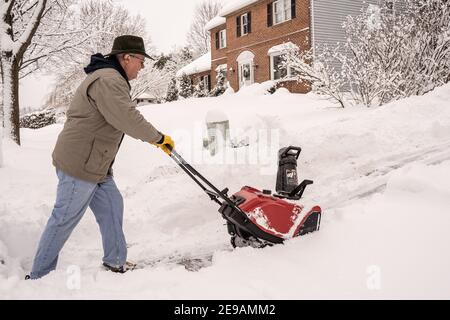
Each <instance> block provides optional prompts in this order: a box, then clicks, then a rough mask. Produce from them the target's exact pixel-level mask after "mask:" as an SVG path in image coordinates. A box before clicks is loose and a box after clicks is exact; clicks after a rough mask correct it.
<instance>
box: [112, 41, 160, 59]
mask: <svg viewBox="0 0 450 320" xmlns="http://www.w3.org/2000/svg"><path fill="white" fill-rule="evenodd" d="M119 53H137V54H142V55H144V56H145V57H147V58H149V59H152V60H155V59H153V58H152V57H150V56H149V55H148V54H147V53H145V46H144V40H143V39H142V38H141V37H137V36H131V35H124V36H118V37H117V38H115V39H114V43H113V47H112V50H111V52H110V53H108V54H107V55H106V56H113V55H116V54H119Z"/></svg>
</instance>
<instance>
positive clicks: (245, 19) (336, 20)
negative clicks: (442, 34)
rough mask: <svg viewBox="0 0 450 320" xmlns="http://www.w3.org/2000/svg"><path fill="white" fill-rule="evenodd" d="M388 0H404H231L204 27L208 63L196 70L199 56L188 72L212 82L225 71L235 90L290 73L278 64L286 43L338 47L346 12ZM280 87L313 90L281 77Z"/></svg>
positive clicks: (393, 0) (195, 79)
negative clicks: (208, 43) (208, 39)
mask: <svg viewBox="0 0 450 320" xmlns="http://www.w3.org/2000/svg"><path fill="white" fill-rule="evenodd" d="M385 1H387V2H389V3H394V4H395V3H396V1H400V0H339V1H336V0H235V1H232V2H229V3H228V4H226V5H225V6H224V7H223V9H222V10H221V11H220V13H219V16H218V17H216V18H214V19H213V20H211V21H210V22H209V23H208V24H207V25H206V27H205V28H206V29H207V30H208V31H209V32H210V33H211V52H210V53H208V54H207V55H209V56H210V59H211V60H210V64H209V68H208V69H202V72H198V73H197V72H194V70H195V66H196V65H197V64H198V61H197V60H198V59H197V60H196V61H194V62H192V63H191V64H190V65H188V66H187V69H188V70H189V73H187V74H188V75H190V76H191V78H192V79H193V82H194V83H198V81H207V83H208V85H209V86H210V87H214V85H215V84H216V76H217V73H218V72H226V77H227V80H228V81H229V84H230V85H231V87H232V88H233V89H234V90H235V91H238V90H239V89H240V88H242V87H243V86H246V85H249V84H252V83H254V82H258V83H260V82H264V81H267V80H279V79H281V78H284V77H285V76H287V78H289V75H290V73H291V70H289V68H288V70H283V69H281V68H280V63H281V62H282V55H283V52H284V51H285V50H286V48H289V47H290V46H296V47H298V48H300V50H309V49H310V48H311V47H312V48H313V50H314V53H319V52H320V48H321V46H322V45H328V46H331V47H332V46H335V45H336V44H337V43H339V42H343V41H345V33H344V29H343V27H342V23H343V22H344V21H345V18H346V16H348V15H357V14H359V13H360V12H361V9H362V8H364V7H365V6H368V5H380V4H381V3H382V2H385ZM200 59H201V58H200ZM338 67H339V66H338ZM185 68H186V67H185ZM180 71H181V70H180ZM185 71H186V70H185ZM206 79H207V80H206ZM279 86H284V87H287V88H288V89H289V91H291V92H294V93H306V92H308V91H309V88H308V86H306V85H301V84H299V83H298V82H297V81H295V80H291V81H283V82H279Z"/></svg>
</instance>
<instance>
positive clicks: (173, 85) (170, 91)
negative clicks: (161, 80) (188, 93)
mask: <svg viewBox="0 0 450 320" xmlns="http://www.w3.org/2000/svg"><path fill="white" fill-rule="evenodd" d="M176 100H178V88H177V81H176V79H175V78H172V80H170V82H169V87H168V88H167V96H166V101H167V102H170V101H176Z"/></svg>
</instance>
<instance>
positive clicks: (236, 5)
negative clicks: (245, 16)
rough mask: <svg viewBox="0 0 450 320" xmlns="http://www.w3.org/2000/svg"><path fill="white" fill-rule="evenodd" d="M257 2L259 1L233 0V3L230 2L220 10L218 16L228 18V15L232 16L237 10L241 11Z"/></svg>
mask: <svg viewBox="0 0 450 320" xmlns="http://www.w3.org/2000/svg"><path fill="white" fill-rule="evenodd" d="M258 1H260V0H235V1H232V2H231V3H228V4H226V5H225V6H224V7H223V8H222V10H220V11H219V16H222V17H226V16H229V15H230V14H232V13H234V12H236V11H238V10H241V9H243V8H245V7H248V6H250V5H252V4H254V3H255V2H258Z"/></svg>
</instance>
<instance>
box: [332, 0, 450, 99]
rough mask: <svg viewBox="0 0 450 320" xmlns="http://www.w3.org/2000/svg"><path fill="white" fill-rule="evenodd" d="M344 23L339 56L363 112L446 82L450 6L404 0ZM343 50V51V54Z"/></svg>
mask: <svg viewBox="0 0 450 320" xmlns="http://www.w3.org/2000/svg"><path fill="white" fill-rule="evenodd" d="M402 3H403V4H404V7H403V9H402V7H399V8H398V10H396V11H394V10H393V9H392V7H390V5H389V3H385V4H384V5H383V6H382V7H378V6H369V7H368V9H367V10H366V11H364V12H363V13H362V14H361V15H359V16H357V17H348V19H347V21H346V23H345V28H346V33H347V39H348V40H347V42H346V43H345V48H344V49H345V51H346V52H348V53H349V54H348V55H343V54H341V55H340V60H341V62H342V64H343V71H344V75H345V77H346V80H347V81H348V83H349V84H350V88H351V93H352V95H353V98H354V99H355V100H356V101H357V102H358V103H361V104H363V105H365V106H368V107H369V106H372V105H381V104H385V103H387V102H389V101H392V100H396V99H399V98H403V97H408V96H411V95H422V94H424V93H426V92H428V91H430V90H432V89H434V88H435V87H437V86H440V85H442V84H444V83H446V82H448V81H449V78H450V1H447V0H403V1H402ZM343 51H344V50H341V52H343Z"/></svg>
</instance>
